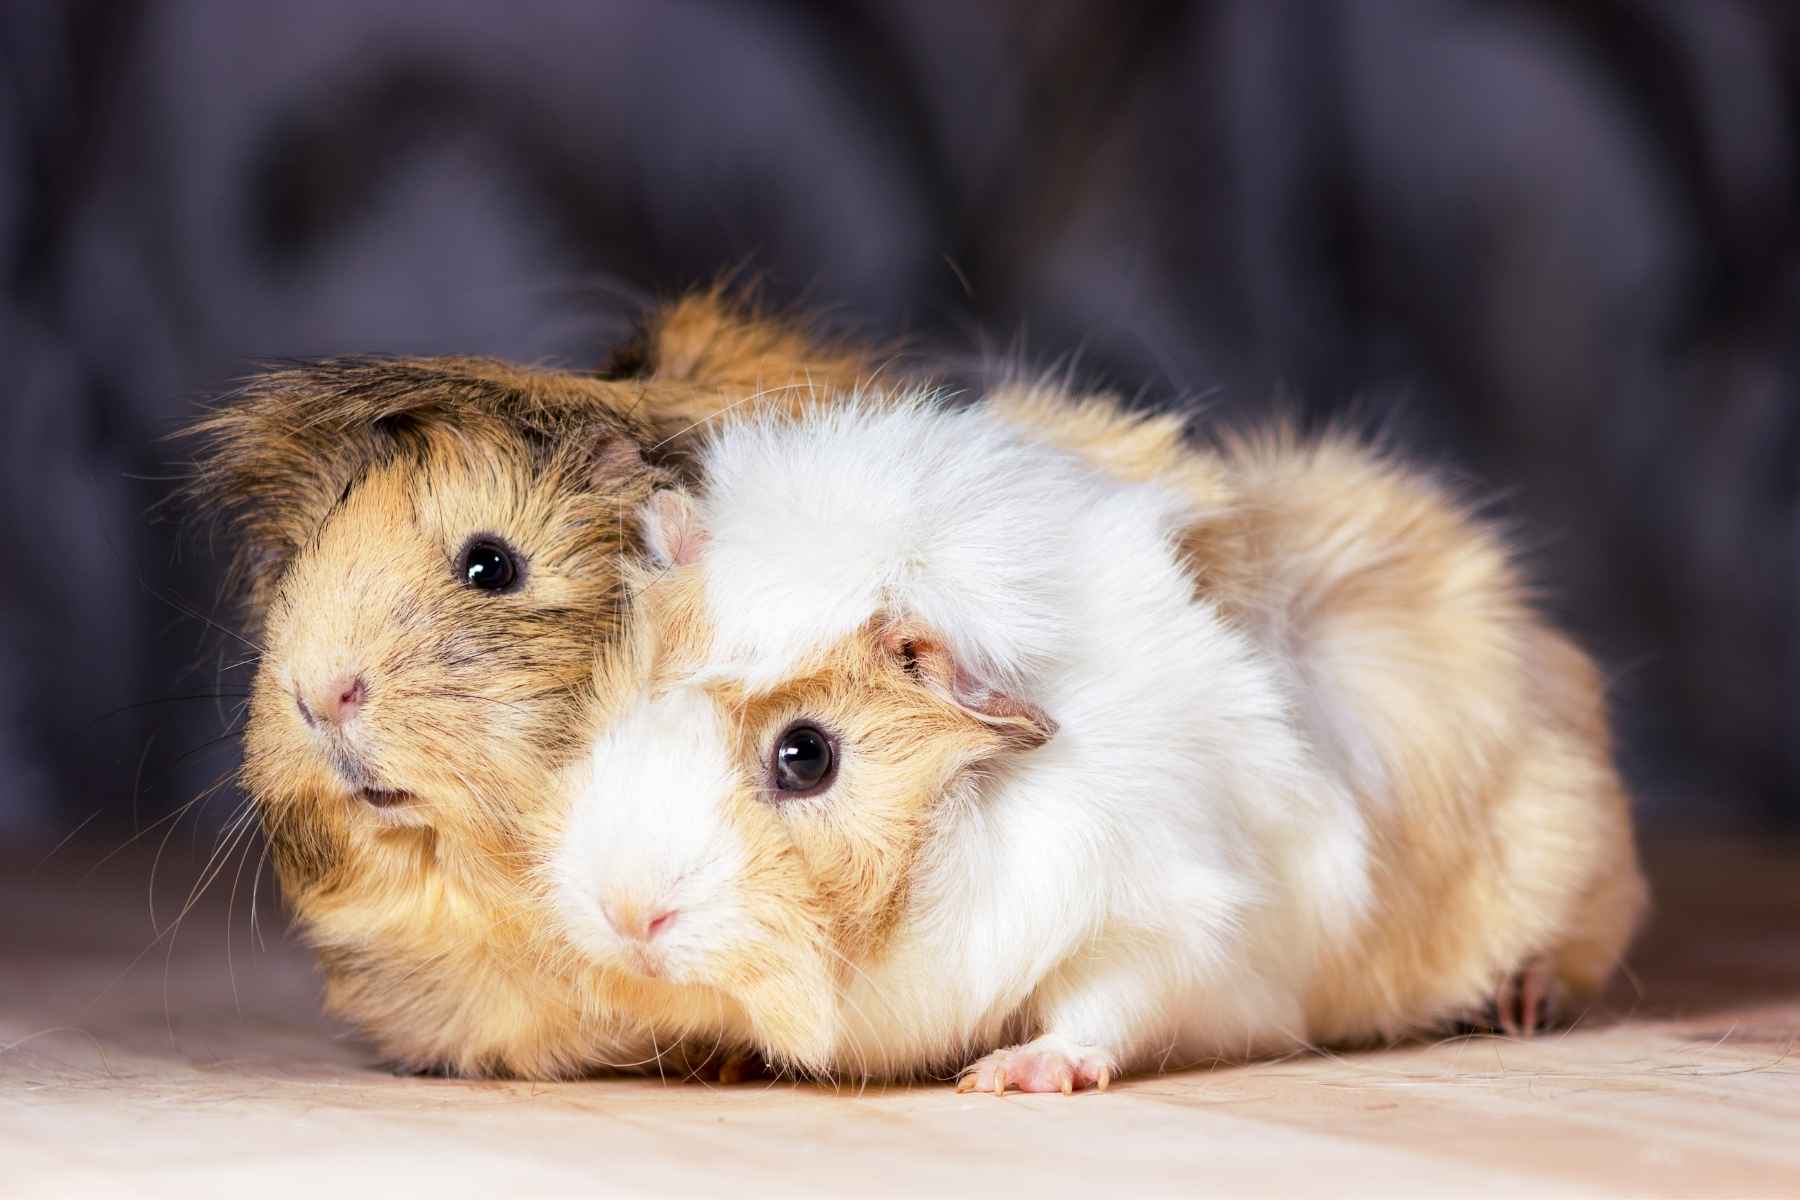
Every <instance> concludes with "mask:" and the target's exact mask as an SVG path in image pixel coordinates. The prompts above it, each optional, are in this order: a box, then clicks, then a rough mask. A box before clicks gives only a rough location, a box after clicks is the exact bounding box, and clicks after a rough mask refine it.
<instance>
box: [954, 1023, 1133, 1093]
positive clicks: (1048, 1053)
mask: <svg viewBox="0 0 1800 1200" xmlns="http://www.w3.org/2000/svg"><path fill="white" fill-rule="evenodd" d="M1113 1073H1114V1067H1113V1061H1112V1058H1111V1057H1110V1056H1109V1055H1106V1054H1103V1053H1101V1052H1100V1051H1099V1050H1097V1049H1095V1048H1094V1047H1092V1046H1083V1045H1079V1044H1077V1043H1075V1042H1071V1041H1069V1040H1068V1039H1067V1038H1062V1037H1058V1036H1057V1035H1055V1034H1045V1035H1044V1036H1043V1037H1041V1038H1038V1039H1037V1040H1036V1041H1033V1042H1027V1043H1025V1044H1024V1045H1023V1046H1010V1047H1008V1048H1006V1049H1004V1050H996V1051H994V1052H993V1053H992V1054H990V1055H988V1056H987V1057H985V1058H981V1059H977V1060H976V1061H975V1062H973V1063H971V1064H970V1065H969V1066H967V1067H965V1068H963V1073H962V1077H961V1078H960V1079H958V1080H957V1082H956V1090H957V1091H958V1092H992V1093H993V1094H994V1095H996V1096H1004V1095H1006V1089H1008V1088H1012V1089H1014V1090H1016V1091H1021V1092H1061V1093H1062V1094H1063V1095H1065V1096H1068V1095H1071V1094H1073V1093H1075V1092H1077V1091H1081V1090H1084V1089H1086V1088H1090V1087H1091V1088H1093V1089H1094V1090H1096V1091H1101V1092H1104V1091H1105V1090H1106V1088H1107V1085H1108V1084H1110V1083H1111V1082H1112V1077H1113Z"/></svg>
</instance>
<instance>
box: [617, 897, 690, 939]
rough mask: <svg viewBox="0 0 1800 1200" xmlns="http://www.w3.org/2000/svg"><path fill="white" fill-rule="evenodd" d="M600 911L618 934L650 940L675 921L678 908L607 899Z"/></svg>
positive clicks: (624, 936)
mask: <svg viewBox="0 0 1800 1200" xmlns="http://www.w3.org/2000/svg"><path fill="white" fill-rule="evenodd" d="M600 911H601V912H603V913H605V914H606V923H607V924H608V925H611V926H612V927H613V929H614V930H615V931H617V933H618V935H619V936H620V937H622V938H625V939H626V940H627V941H632V942H645V943H648V942H651V941H654V940H655V939H656V937H657V935H658V934H660V933H662V932H663V931H664V930H666V929H668V927H669V926H671V925H673V924H674V923H675V917H676V916H677V915H678V910H676V909H673V908H661V907H658V906H654V905H653V906H650V907H647V908H646V907H644V906H643V905H638V904H633V903H631V902H630V901H628V900H608V901H604V902H602V903H601V905H600Z"/></svg>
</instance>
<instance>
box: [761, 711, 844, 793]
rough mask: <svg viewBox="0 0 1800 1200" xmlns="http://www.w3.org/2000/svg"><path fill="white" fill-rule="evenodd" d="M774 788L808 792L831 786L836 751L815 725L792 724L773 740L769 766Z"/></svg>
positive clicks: (789, 791) (819, 790)
mask: <svg viewBox="0 0 1800 1200" xmlns="http://www.w3.org/2000/svg"><path fill="white" fill-rule="evenodd" d="M772 769H773V772H774V775H775V790H776V791H778V792H786V793H787V794H788V795H811V794H812V793H814V792H821V791H824V790H825V789H826V788H827V787H830V786H831V781H832V780H833V779H834V778H836V776H837V753H836V752H835V751H834V750H833V749H832V745H831V739H830V738H828V737H826V736H825V734H824V732H823V731H822V730H820V729H819V727H818V726H816V725H791V726H789V727H788V730H787V732H786V733H784V734H782V735H781V737H780V739H779V740H777V741H776V743H775V760H774V763H773V766H772Z"/></svg>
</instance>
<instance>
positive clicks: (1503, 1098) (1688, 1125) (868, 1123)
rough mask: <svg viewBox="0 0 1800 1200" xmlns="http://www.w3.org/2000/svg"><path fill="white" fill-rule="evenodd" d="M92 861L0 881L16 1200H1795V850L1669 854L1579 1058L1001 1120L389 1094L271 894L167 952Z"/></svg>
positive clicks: (560, 1092) (1355, 1070) (1798, 860)
mask: <svg viewBox="0 0 1800 1200" xmlns="http://www.w3.org/2000/svg"><path fill="white" fill-rule="evenodd" d="M96 857H97V856H96V855H93V854H90V853H87V852H77V851H70V850H64V851H62V852H61V853H59V854H58V855H57V856H55V858H53V859H52V860H51V861H50V862H49V863H47V864H45V865H43V866H41V867H38V866H36V865H35V864H29V863H27V864H22V865H20V864H15V867H16V869H14V870H12V871H10V872H6V873H5V874H6V876H7V878H6V880H5V881H4V882H0V924H4V925H5V926H7V928H5V929H3V930H0V1195H3V1196H7V1197H12V1196H40V1195H41V1196H59V1197H60V1196H77V1195H88V1194H105V1195H136V1196H143V1195H169V1196H183V1197H188V1196H193V1195H195V1194H208V1195H210V1194H219V1193H224V1192H236V1193H238V1194H241V1195H244V1196H256V1197H263V1196H272V1195H285V1194H297V1195H298V1194H305V1195H308V1196H311V1197H313V1198H314V1200H338V1197H340V1196H347V1195H361V1194H364V1193H376V1192H385V1193H387V1194H389V1195H393V1196H413V1195H423V1196H430V1197H434V1198H437V1197H445V1196H453V1195H457V1196H460V1195H469V1196H476V1195H479V1196H483V1197H495V1196H511V1195H521V1194H583V1195H599V1194H629V1195H641V1194H648V1193H675V1194H709V1195H718V1194H722V1193H727V1192H729V1193H731V1194H746V1193H747V1194H765V1193H770V1194H780V1195H796V1194H808V1195H810V1194H834V1195H842V1194H880V1195H892V1194H920V1193H936V1194H945V1193H948V1194H961V1193H965V1192H980V1193H986V1194H990V1195H1010V1194H1014V1193H1019V1194H1033V1195H1059V1194H1064V1193H1069V1194H1079V1195H1086V1196H1096V1195H1145V1194H1148V1195H1164V1194H1178V1193H1180V1194H1190V1195H1199V1194H1211V1195H1259V1194H1281V1195H1312V1194H1317V1195H1333V1196H1337V1195H1346V1194H1365V1195H1372V1196H1394V1195H1408V1194H1425V1195H1445V1194H1455V1193H1471V1192H1480V1193H1482V1194H1485V1195H1494V1194H1523V1195H1568V1196H1596V1195H1629V1196H1665V1195H1666V1196H1697V1195H1717V1196H1788V1197H1800V1061H1797V1058H1796V1054H1795V1048H1796V1039H1797V1038H1800V847H1794V846H1788V847H1785V848H1769V847H1762V848H1756V847H1750V846H1735V847H1734V846H1721V845H1706V846H1700V847H1688V848H1685V849H1684V848H1680V847H1669V848H1665V849H1664V850H1663V851H1662V852H1660V853H1657V854H1654V855H1653V856H1652V863H1653V868H1654V875H1655V876H1656V882H1657V885H1658V888H1659V894H1658V903H1659V910H1660V915H1659V918H1658V921H1657V924H1656V926H1655V927H1654V929H1653V930H1652V931H1651V933H1650V935H1649V936H1648V937H1647V938H1646V939H1645V940H1644V941H1643V943H1642V944H1641V946H1640V948H1639V950H1638V952H1637V953H1636V954H1635V955H1634V956H1633V972H1634V974H1635V976H1636V986H1635V988H1634V987H1632V986H1629V985H1627V986H1623V987H1622V988H1621V989H1620V991H1619V994H1618V997H1617V999H1616V1001H1615V1002H1614V1003H1613V1004H1612V1005H1611V1008H1612V1012H1611V1014H1610V1015H1609V1016H1606V1017H1601V1016H1599V1015H1596V1016H1594V1017H1592V1018H1590V1019H1589V1020H1588V1021H1585V1022H1584V1023H1583V1024H1582V1026H1581V1027H1580V1028H1578V1029H1577V1030H1575V1031H1573V1032H1569V1033H1565V1034H1559V1035H1555V1036H1551V1037H1548V1038H1539V1039H1537V1040H1534V1041H1531V1042H1509V1041H1505V1040H1501V1039H1497V1038H1473V1039H1463V1040H1459V1041H1454V1042H1447V1043H1443V1044H1439V1045H1433V1046H1420V1047H1412V1048H1407V1049H1402V1050H1395V1051H1387V1052H1380V1053H1368V1054H1358V1055H1354V1056H1347V1057H1338V1058H1322V1057H1306V1058H1298V1059H1293V1060H1290V1061H1285V1062H1279V1063H1265V1064H1258V1065H1254V1066H1247V1067H1238V1068H1232V1069H1226V1070H1215V1071H1206V1072H1195V1073H1188V1074H1183V1075H1176V1076H1166V1077H1163V1078H1152V1079H1143V1080H1139V1081H1130V1082H1127V1083H1125V1084H1124V1085H1122V1086H1119V1087H1116V1088H1115V1089H1114V1090H1113V1091H1112V1092H1110V1093H1108V1094H1106V1095H1085V1096H1077V1097H1074V1098H1072V1099H1067V1098H1064V1097H1062V1096H1017V1095H1015V1096H1010V1097H1008V1098H1006V1099H1004V1100H996V1099H994V1098H993V1097H991V1096H958V1095H955V1094H953V1093H952V1092H951V1090H950V1089H949V1088H947V1087H925V1088H885V1089H884V1088H870V1089H867V1090H863V1091H847V1092H833V1091H829V1090H824V1089H819V1088H814V1087H804V1086H795V1085H790V1084H780V1085H768V1084H748V1085H739V1086H735V1087H730V1088H721V1087H716V1086H715V1087H708V1086H703V1085H697V1084H685V1085H684V1084H677V1083H674V1082H670V1083H667V1084H665V1083H663V1082H660V1081H658V1080H656V1079H648V1080H643V1079H630V1080H617V1079H613V1080H595V1081H593V1082H588V1083H579V1084H560V1085H554V1086H545V1085H541V1084H528V1083H493V1082H485V1083H478V1082H464V1081H457V1080H429V1079H399V1078H394V1077H393V1076H391V1075H388V1074H386V1073H384V1072H383V1071H381V1070H380V1069H379V1068H378V1067H377V1066H376V1065H375V1064H374V1062H373V1060H372V1056H371V1055H370V1054H369V1052H368V1051H367V1049H366V1048H365V1047H363V1046H361V1045H359V1044H358V1042H357V1041H356V1040H355V1039H354V1038H353V1037H351V1036H349V1035H348V1034H347V1033H346V1032H345V1031H344V1030H342V1029H339V1028H336V1027H334V1026H333V1025H332V1024H330V1023H329V1022H327V1021H325V1020H323V1019H322V1018H321V1017H319V1016H318V1015H317V1012H316V1002H317V994H318V984H317V980H316V978H315V976H314V975H313V973H312V968H311V965H310V963H309V962H308V960H307V958H306V955H305V953H304V951H303V950H301V949H300V948H298V947H296V946H295V945H294V944H292V943H291V942H290V941H289V940H287V939H286V938H284V937H279V936H277V934H278V931H279V924H280V923H279V918H278V917H276V916H275V914H274V913H273V911H272V906H271V905H270V897H269V895H268V891H267V881H266V880H265V881H264V887H263V890H262V893H261V895H260V896H259V898H258V900H259V908H260V909H261V913H260V915H261V924H262V927H263V930H264V936H265V938H266V939H267V946H266V948H262V947H259V946H257V945H256V944H255V943H254V942H253V941H252V939H251V938H250V936H249V923H248V919H247V906H248V905H247V902H248V890H249V883H248V880H247V879H246V880H244V881H243V882H242V883H241V884H240V887H239V889H238V895H237V897H236V902H235V907H234V909H233V911H232V913H231V915H230V918H229V924H228V916H227V899H228V893H229V890H230V889H229V887H228V886H227V885H228V884H229V883H230V880H229V878H227V879H225V880H223V881H222V882H221V884H220V885H219V886H218V887H216V888H215V889H214V890H213V893H212V900H211V902H209V903H207V904H205V905H203V906H202V907H201V908H199V909H197V910H196V911H195V912H194V913H193V915H192V916H190V917H189V919H188V920H187V921H186V922H185V923H184V924H183V925H182V927H181V929H180V933H179V937H177V938H175V939H174V940H173V942H172V943H171V941H170V939H168V938H166V937H165V938H162V939H158V938H157V937H156V935H155V934H154V933H153V932H152V926H151V915H150V912H149V911H148V906H147V903H146V900H147V897H148V895H149V889H148V884H147V879H148V873H149V863H148V861H147V860H146V859H140V858H134V857H131V856H129V855H126V856H120V857H118V858H115V859H113V860H112V861H110V862H108V863H106V864H105V865H103V866H101V867H99V868H98V869H97V870H94V871H92V872H91V873H86V872H88V869H89V867H90V866H92V864H93V862H94V861H95V858H96ZM84 873H86V874H85V877H84ZM181 876H182V871H181V870H180V869H179V867H178V866H175V865H171V864H169V863H165V866H164V868H163V874H162V882H160V883H159V884H158V885H157V888H156V895H157V897H158V900H159V909H158V912H157V914H156V919H157V920H158V921H162V922H166V921H167V919H168V917H169V915H170V913H169V910H170V907H171V906H172V905H173V904H174V903H175V902H176V901H178V900H179V899H180V898H181V896H182V895H183V894H185V891H186V888H185V883H184V881H183V879H182V878H181ZM228 930H229V931H230V934H229V936H228ZM324 1189H329V1190H324Z"/></svg>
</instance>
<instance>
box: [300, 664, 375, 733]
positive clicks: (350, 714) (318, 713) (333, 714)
mask: <svg viewBox="0 0 1800 1200" xmlns="http://www.w3.org/2000/svg"><path fill="white" fill-rule="evenodd" d="M368 698H369V685H368V684H367V683H366V682H364V680H363V677H362V676H361V675H349V674H345V675H339V676H337V677H336V678H334V679H330V680H327V681H326V683H325V685H324V686H323V687H315V688H306V687H295V689H294V703H295V704H297V705H298V706H299V707H300V716H301V718H302V719H304V720H305V721H306V723H307V724H308V725H311V726H312V727H313V728H315V729H317V728H318V727H319V725H320V723H321V722H322V723H324V724H326V725H331V726H335V727H339V728H341V727H343V726H344V725H346V724H348V723H349V722H350V720H351V719H352V718H354V717H355V716H356V714H357V712H358V710H360V709H361V708H362V706H363V702H364V701H365V700H367V699H368Z"/></svg>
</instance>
